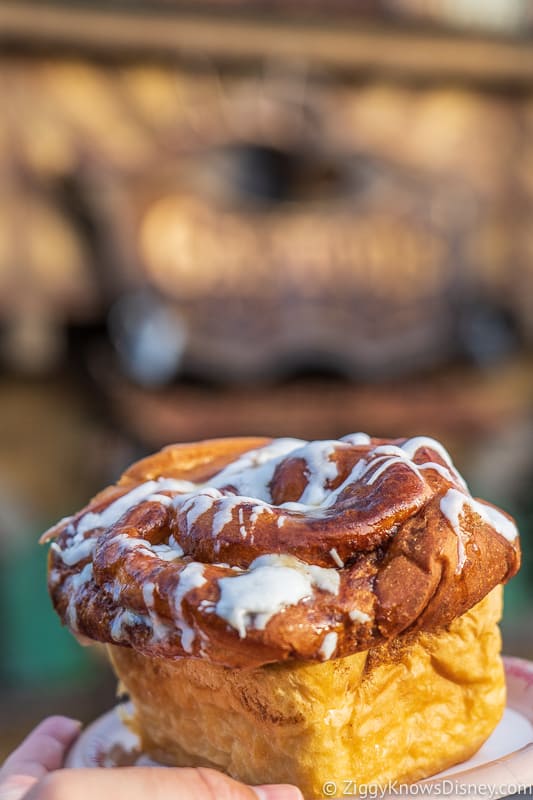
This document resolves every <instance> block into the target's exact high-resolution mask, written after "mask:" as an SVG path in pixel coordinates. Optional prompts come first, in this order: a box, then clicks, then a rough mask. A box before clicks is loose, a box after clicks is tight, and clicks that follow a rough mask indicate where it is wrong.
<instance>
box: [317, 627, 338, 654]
mask: <svg viewBox="0 0 533 800" xmlns="http://www.w3.org/2000/svg"><path fill="white" fill-rule="evenodd" d="M338 638H339V637H338V636H337V634H336V633H335V631H331V632H330V633H326V635H325V636H324V638H323V640H322V644H321V645H320V648H319V650H318V654H319V655H320V657H321V658H322V660H323V661H328V660H329V659H330V658H331V656H332V655H333V653H334V652H335V650H336V649H337V640H338Z"/></svg>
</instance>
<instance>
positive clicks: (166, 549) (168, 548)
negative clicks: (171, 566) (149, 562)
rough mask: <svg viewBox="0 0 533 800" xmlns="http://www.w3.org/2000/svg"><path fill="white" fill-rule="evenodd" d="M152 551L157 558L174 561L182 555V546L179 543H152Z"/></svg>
mask: <svg viewBox="0 0 533 800" xmlns="http://www.w3.org/2000/svg"><path fill="white" fill-rule="evenodd" d="M152 552H153V553H155V555H156V556H157V558H160V559H161V560H162V561H175V560H176V559H177V558H181V557H182V556H183V548H182V547H180V546H179V544H177V543H175V544H173V545H170V542H169V544H168V545H167V544H154V545H152Z"/></svg>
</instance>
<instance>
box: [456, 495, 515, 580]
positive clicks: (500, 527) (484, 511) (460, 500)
mask: <svg viewBox="0 0 533 800" xmlns="http://www.w3.org/2000/svg"><path fill="white" fill-rule="evenodd" d="M465 506H466V507H467V508H468V509H470V510H471V511H473V512H474V513H475V514H477V515H478V516H480V517H481V519H482V520H483V521H484V522H486V523H487V524H488V525H490V526H491V527H492V528H494V530H495V531H496V532H497V533H499V534H501V536H503V537H504V538H505V539H507V541H509V542H512V541H514V539H516V537H517V536H518V531H517V529H516V526H515V525H514V523H513V522H512V521H511V520H510V519H507V517H505V516H504V515H503V514H502V513H500V512H499V511H497V510H496V509H495V508H492V506H488V505H486V504H485V503H482V502H481V501H480V500H474V498H473V497H470V496H467V495H465V494H464V493H463V492H460V491H458V490H457V489H448V491H447V492H446V494H445V495H444V496H443V497H442V498H441V501H440V510H441V511H442V513H443V515H444V516H445V517H446V519H447V520H448V522H449V523H450V525H451V527H452V530H453V531H454V533H455V535H456V536H457V567H456V572H460V571H461V570H462V568H463V566H464V564H465V561H466V549H465V544H466V542H467V541H468V538H469V537H468V535H467V534H465V532H464V530H463V527H462V525H461V517H462V516H463V514H464V507H465Z"/></svg>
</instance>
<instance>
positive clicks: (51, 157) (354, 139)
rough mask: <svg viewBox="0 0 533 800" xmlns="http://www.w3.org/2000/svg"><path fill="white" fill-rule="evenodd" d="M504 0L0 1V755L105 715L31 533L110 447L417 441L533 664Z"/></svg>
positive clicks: (517, 62) (531, 258) (530, 428)
mask: <svg viewBox="0 0 533 800" xmlns="http://www.w3.org/2000/svg"><path fill="white" fill-rule="evenodd" d="M532 32H533V9H532V6H531V4H530V3H529V2H528V0H484V2H481V1H480V0H462V2H456V0H432V1H431V2H422V0H379V1H378V2H371V0H361V1H360V2H350V0H333V2H328V3H326V2H322V1H321V0H299V1H298V2H296V0H277V1H276V0H262V1H261V0H250V1H249V2H246V3H245V2H244V0H242V2H239V0H218V2H217V1H216V0H213V2H207V0H205V2H204V1H203V0H191V2H188V3H187V2H179V1H178V0H161V2H156V0H123V2H119V1H118V0H115V2H107V3H104V2H101V3H98V2H93V3H89V2H78V1H76V2H70V3H64V4H61V3H60V2H35V3H33V4H31V3H28V2H25V0H23V1H20V2H16V3H15V2H3V3H2V5H1V6H0V85H1V87H2V105H1V110H0V432H1V435H0V614H1V619H2V625H1V627H0V760H1V758H2V757H3V756H4V755H5V754H6V753H7V751H8V750H9V748H10V747H11V746H12V745H13V744H14V743H15V742H17V741H18V740H19V738H20V737H21V736H22V734H23V733H25V732H26V731H27V730H28V729H29V727H30V726H31V725H32V724H33V723H34V722H36V721H37V720H38V719H40V718H41V717H42V716H43V715H44V714H47V713H68V714H70V715H72V716H78V717H80V718H81V719H83V720H85V721H88V720H90V719H93V718H94V717H96V716H97V715H98V714H99V713H101V712H102V711H104V710H106V709H108V708H109V707H110V706H111V705H112V704H113V703H114V691H115V686H114V684H115V682H114V679H113V678H112V676H111V674H110V671H109V669H108V668H107V666H106V663H105V660H104V658H103V654H102V652H101V651H99V649H98V648H89V649H83V648H81V647H80V646H79V645H78V644H77V643H76V642H75V641H74V639H73V638H72V637H71V636H70V635H69V634H68V633H67V632H66V631H64V630H63V629H62V628H61V627H60V625H59V622H58V621H57V619H56V617H55V615H54V613H53V612H52V609H51V605H50V602H49V599H48V596H47V592H46V579H45V560H46V552H45V548H41V547H39V546H38V545H37V538H38V536H39V534H40V533H41V532H42V531H43V530H44V529H45V528H46V527H47V526H48V525H50V524H51V523H52V522H55V521H56V520H57V519H58V518H59V517H62V516H64V515H66V514H69V513H71V512H73V511H75V510H77V509H78V508H79V507H81V506H82V505H83V504H84V503H85V502H86V501H87V499H88V498H89V497H90V496H91V494H93V493H94V492H96V491H97V490H98V489H99V488H101V487H102V486H103V485H105V484H107V483H108V482H111V481H113V480H114V479H115V478H116V477H117V476H118V474H119V473H120V471H121V470H122V469H123V468H124V467H125V466H126V465H127V464H128V463H129V462H130V461H131V460H133V459H134V458H137V457H140V456H142V455H143V454H146V453H148V452H150V451H153V450H155V449H157V448H159V447H160V446H162V445H164V444H166V443H169V442H172V441H186V440H194V439H197V438H205V437H211V436H224V435H233V434H266V435H274V436H276V435H281V436H284V435H291V436H299V437H304V438H331V437H337V436H339V435H342V434H345V433H347V432H351V431H357V430H364V431H367V432H369V433H373V434H374V435H378V436H410V435H414V434H428V435H431V436H435V437H437V438H439V439H440V440H442V441H443V442H444V443H445V445H446V446H447V448H448V449H449V451H450V452H451V454H452V456H453V458H454V459H455V461H456V463H457V464H458V465H459V467H460V468H461V470H462V471H463V472H464V474H465V475H466V477H467V479H468V480H469V482H470V485H471V488H472V492H473V494H474V495H479V496H482V497H484V498H488V499H490V500H492V501H493V502H495V503H496V504H500V505H501V506H503V507H504V508H505V509H506V510H508V511H510V512H511V513H513V514H514V515H515V516H516V517H517V519H518V521H519V524H520V528H521V532H522V539H523V546H524V550H525V558H524V566H523V569H522V571H521V573H520V575H519V576H518V577H517V578H516V579H515V580H514V581H513V582H512V584H511V585H510V586H509V587H508V589H507V592H506V610H505V619H504V626H503V627H504V640H505V648H504V649H505V651H506V652H508V653H511V654H514V655H520V656H523V657H533V636H532V634H531V621H530V620H531V613H532V611H533V588H532V586H533V583H532V581H533V494H532V492H531V488H530V487H531V482H532V480H533V406H532V402H531V400H532V394H533V371H532V363H533V358H532V356H533V225H532V222H533V49H532V47H531V34H532Z"/></svg>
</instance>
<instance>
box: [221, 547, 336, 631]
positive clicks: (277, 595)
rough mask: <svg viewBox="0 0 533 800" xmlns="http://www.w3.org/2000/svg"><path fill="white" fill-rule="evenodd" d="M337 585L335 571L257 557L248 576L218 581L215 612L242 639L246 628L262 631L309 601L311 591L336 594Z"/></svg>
mask: <svg viewBox="0 0 533 800" xmlns="http://www.w3.org/2000/svg"><path fill="white" fill-rule="evenodd" d="M339 584H340V577H339V574H338V572H337V571H336V570H334V569H326V568H324V567H317V566H315V565H313V564H306V563H305V562H303V561H300V559H298V558H296V557H295V556H291V555H277V554H269V555H264V556H259V558H256V559H255V560H254V561H252V563H251V564H250V566H249V568H248V572H245V573H242V574H240V575H236V576H231V577H227V578H221V579H220V580H219V581H218V585H219V587H220V598H219V600H218V603H217V605H216V609H215V610H216V613H217V614H218V616H219V617H221V618H222V619H225V620H226V622H227V623H228V624H229V625H231V626H232V627H233V628H235V629H236V630H237V631H238V632H239V636H240V637H241V639H242V638H244V637H245V636H246V629H247V627H253V628H256V629H257V630H263V629H264V628H265V627H266V625H267V623H268V621H269V620H270V619H271V618H272V617H273V616H274V615H275V614H278V613H279V612H280V611H282V610H283V609H284V608H286V607H287V606H292V605H296V604H297V603H299V602H300V601H301V600H303V599H304V598H306V597H310V596H311V595H312V594H313V589H314V588H317V589H321V590H323V591H326V592H331V593H333V594H336V593H337V592H338V590H339Z"/></svg>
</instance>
